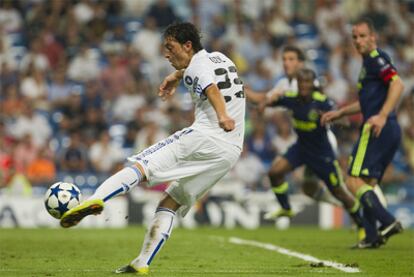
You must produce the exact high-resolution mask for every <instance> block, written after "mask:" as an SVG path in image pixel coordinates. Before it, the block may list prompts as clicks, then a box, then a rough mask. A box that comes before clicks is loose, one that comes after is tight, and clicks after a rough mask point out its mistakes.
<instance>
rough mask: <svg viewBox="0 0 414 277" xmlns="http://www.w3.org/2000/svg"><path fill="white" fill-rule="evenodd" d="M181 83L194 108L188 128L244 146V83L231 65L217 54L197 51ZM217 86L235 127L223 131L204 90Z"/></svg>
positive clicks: (227, 59) (226, 59)
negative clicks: (228, 130) (188, 94)
mask: <svg viewBox="0 0 414 277" xmlns="http://www.w3.org/2000/svg"><path fill="white" fill-rule="evenodd" d="M183 80H184V84H185V86H186V88H187V89H188V90H189V92H190V93H191V98H192V100H193V103H194V105H195V120H194V123H193V124H192V126H191V127H190V128H192V129H195V130H198V131H199V132H201V133H204V134H206V135H208V136H210V137H213V138H216V139H219V140H222V141H226V142H228V143H230V144H233V145H236V146H237V147H240V149H241V148H242V146H243V137H244V116H245V109H246V101H245V100H246V99H245V96H244V91H243V83H242V81H241V80H240V79H239V76H238V74H237V70H236V66H235V65H234V63H233V62H232V61H231V60H230V59H229V58H228V57H226V56H225V55H224V54H222V53H220V52H213V53H208V52H207V51H205V50H201V51H199V52H197V53H196V54H195V55H194V56H193V57H192V59H191V61H190V64H189V65H188V67H187V68H186V70H185V71H184V76H183ZM211 84H216V85H217V87H218V88H219V89H220V92H221V93H222V95H223V96H224V99H225V101H226V109H227V114H228V115H229V116H230V117H231V118H232V119H234V121H235V128H234V130H233V131H231V132H225V131H224V130H223V129H222V128H220V126H219V123H218V119H217V114H216V112H215V110H214V108H213V106H212V105H211V104H210V101H208V98H207V95H206V89H207V88H208V87H209V86H210V85H211Z"/></svg>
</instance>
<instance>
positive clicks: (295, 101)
mask: <svg viewBox="0 0 414 277" xmlns="http://www.w3.org/2000/svg"><path fill="white" fill-rule="evenodd" d="M272 105H273V106H283V107H286V108H288V109H289V110H291V111H292V117H293V127H294V129H295V131H296V133H297V134H298V142H299V143H300V145H301V146H303V147H304V148H305V149H306V150H307V151H308V152H315V153H316V152H319V153H321V154H322V153H324V154H330V153H332V151H333V150H332V146H331V144H330V143H329V140H328V135H327V127H324V126H321V124H320V116H321V114H322V113H323V112H326V111H329V110H332V109H333V107H334V103H333V101H332V100H330V99H328V98H327V97H326V96H325V95H323V94H321V93H320V92H317V91H315V92H313V93H312V100H311V101H308V102H305V101H304V100H303V99H301V97H300V96H299V94H298V93H297V92H287V93H285V94H284V95H283V96H281V97H279V99H278V100H277V101H276V102H274V103H272Z"/></svg>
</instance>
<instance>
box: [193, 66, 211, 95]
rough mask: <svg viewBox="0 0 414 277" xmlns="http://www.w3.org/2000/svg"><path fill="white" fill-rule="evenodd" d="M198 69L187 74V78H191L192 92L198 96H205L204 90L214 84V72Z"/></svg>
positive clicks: (208, 69) (207, 69)
mask: <svg viewBox="0 0 414 277" xmlns="http://www.w3.org/2000/svg"><path fill="white" fill-rule="evenodd" d="M201 68H202V69H203V70H200V69H193V70H190V71H189V72H188V76H190V77H191V79H192V80H194V81H193V87H194V92H195V93H196V94H197V95H198V96H200V97H201V96H202V95H204V94H205V91H206V89H207V88H208V87H209V86H210V85H212V84H213V83H215V78H214V77H215V76H214V72H213V71H212V69H211V68H209V67H208V68H205V67H201Z"/></svg>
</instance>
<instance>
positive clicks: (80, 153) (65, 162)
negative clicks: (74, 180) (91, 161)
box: [60, 131, 88, 173]
mask: <svg viewBox="0 0 414 277" xmlns="http://www.w3.org/2000/svg"><path fill="white" fill-rule="evenodd" d="M60 169H61V170H62V171H65V172H69V173H81V172H85V171H86V170H87V169H88V152H87V150H86V147H85V145H84V144H83V143H82V140H81V135H80V133H79V132H77V131H73V132H72V133H71V134H70V140H69V145H68V146H67V147H66V148H64V149H63V150H62V154H61V157H60Z"/></svg>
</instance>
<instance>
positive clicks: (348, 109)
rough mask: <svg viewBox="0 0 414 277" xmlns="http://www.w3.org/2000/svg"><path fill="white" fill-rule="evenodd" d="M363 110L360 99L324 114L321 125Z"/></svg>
mask: <svg viewBox="0 0 414 277" xmlns="http://www.w3.org/2000/svg"><path fill="white" fill-rule="evenodd" d="M360 111H361V106H360V104H359V101H356V102H354V103H352V104H349V105H346V106H344V107H342V108H341V109H339V110H335V111H329V112H326V113H324V114H323V115H322V117H321V125H322V126H324V125H325V124H327V123H330V122H332V121H335V120H337V119H340V118H342V117H343V116H347V115H351V114H356V113H359V112H360Z"/></svg>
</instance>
